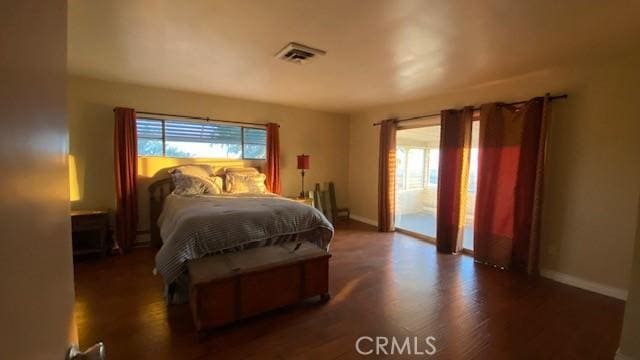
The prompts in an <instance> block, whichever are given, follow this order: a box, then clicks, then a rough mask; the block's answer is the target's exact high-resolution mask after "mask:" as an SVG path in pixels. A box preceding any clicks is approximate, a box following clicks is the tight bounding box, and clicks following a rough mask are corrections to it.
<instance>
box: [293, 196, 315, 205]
mask: <svg viewBox="0 0 640 360" xmlns="http://www.w3.org/2000/svg"><path fill="white" fill-rule="evenodd" d="M289 199H291V200H293V201H297V202H299V203H302V204H305V205H309V206H313V199H310V198H299V197H295V196H292V197H289Z"/></svg>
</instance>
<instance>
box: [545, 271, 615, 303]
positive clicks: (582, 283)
mask: <svg viewBox="0 0 640 360" xmlns="http://www.w3.org/2000/svg"><path fill="white" fill-rule="evenodd" d="M540 275H541V276H543V277H545V278H547V279H551V280H554V281H557V282H559V283H563V284H566V285H570V286H573V287H577V288H580V289H583V290H587V291H591V292H594V293H598V294H602V295H606V296H609V297H612V298H616V299H620V300H624V301H626V300H627V290H624V289H620V288H616V287H613V286H609V285H604V284H601V283H597V282H595V281H591V280H586V279H582V278H579V277H576V276H573V275H569V274H565V273H561V272H558V271H555V270H549V269H540Z"/></svg>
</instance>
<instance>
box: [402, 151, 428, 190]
mask: <svg viewBox="0 0 640 360" xmlns="http://www.w3.org/2000/svg"><path fill="white" fill-rule="evenodd" d="M406 182H407V185H406V188H407V189H422V188H424V149H419V148H413V149H409V151H407V181H406Z"/></svg>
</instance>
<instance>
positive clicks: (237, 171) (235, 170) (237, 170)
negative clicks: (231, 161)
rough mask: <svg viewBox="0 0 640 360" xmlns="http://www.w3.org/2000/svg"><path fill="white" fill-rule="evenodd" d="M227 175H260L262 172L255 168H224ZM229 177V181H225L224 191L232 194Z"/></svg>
mask: <svg viewBox="0 0 640 360" xmlns="http://www.w3.org/2000/svg"><path fill="white" fill-rule="evenodd" d="M224 172H225V175H229V174H243V175H259V174H260V172H259V171H258V169H256V168H253V167H234V168H224ZM228 178H229V177H228V176H227V177H225V179H227V181H225V186H224V190H225V191H226V192H231V185H229V181H228Z"/></svg>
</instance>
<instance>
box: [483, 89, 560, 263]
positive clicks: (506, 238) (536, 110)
mask: <svg viewBox="0 0 640 360" xmlns="http://www.w3.org/2000/svg"><path fill="white" fill-rule="evenodd" d="M548 118H549V101H548V98H535V99H532V100H530V101H528V102H527V103H525V104H522V105H514V106H506V105H501V104H496V103H493V104H486V105H483V106H482V107H481V109H480V136H479V142H480V143H479V153H478V189H477V195H476V209H475V223H474V257H475V258H476V260H477V261H479V262H483V263H487V264H491V265H496V266H500V267H504V268H510V269H514V270H518V271H523V272H527V273H530V274H531V273H535V272H537V264H538V243H539V239H538V237H539V235H538V233H539V226H540V209H541V201H542V178H543V170H544V159H545V152H546V138H547V135H546V133H547V122H548Z"/></svg>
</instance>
